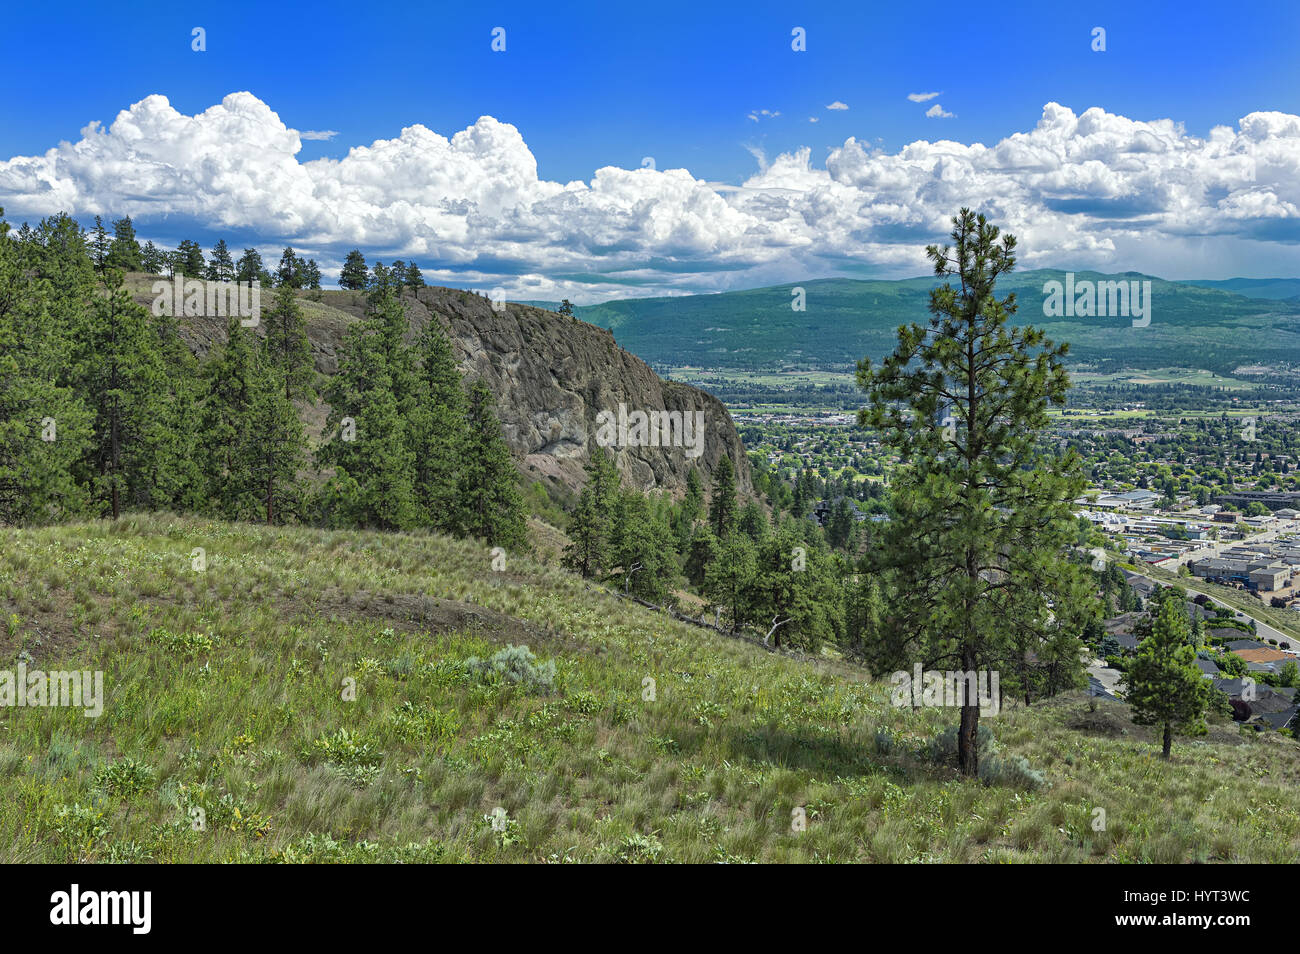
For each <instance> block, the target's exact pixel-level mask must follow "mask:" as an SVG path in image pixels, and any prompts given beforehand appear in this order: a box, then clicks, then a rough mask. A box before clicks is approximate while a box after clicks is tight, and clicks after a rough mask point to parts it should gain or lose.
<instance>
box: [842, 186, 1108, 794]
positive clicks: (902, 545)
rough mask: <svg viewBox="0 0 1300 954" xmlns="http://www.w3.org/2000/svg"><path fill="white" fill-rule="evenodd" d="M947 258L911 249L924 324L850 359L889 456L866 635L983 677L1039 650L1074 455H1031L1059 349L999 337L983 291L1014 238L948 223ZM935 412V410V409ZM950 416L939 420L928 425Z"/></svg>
mask: <svg viewBox="0 0 1300 954" xmlns="http://www.w3.org/2000/svg"><path fill="white" fill-rule="evenodd" d="M953 225H954V228H953V232H952V238H953V241H954V242H955V243H956V247H955V249H953V248H950V247H947V246H945V247H944V248H942V249H940V248H938V247H937V246H930V247H929V248H928V249H927V250H926V251H927V255H928V256H929V257H930V259H931V261H932V262H933V263H934V268H935V274H936V275H937V276H939V277H940V278H945V277H951V276H956V277H957V278H958V279H959V288H954V287H953V286H952V285H951V284H949V283H945V284H944V285H942V286H940V287H938V288H936V289H934V290H933V291H932V292H931V296H930V311H931V314H932V316H933V317H932V318H931V320H930V322H929V325H928V327H927V326H921V325H918V324H912V325H908V326H904V327H902V328H900V329H899V330H898V346H897V348H896V349H895V351H894V353H893V354H891V355H889V356H887V357H886V358H885V360H884V362H883V364H882V365H881V366H880V367H879V368H874V369H873V368H872V366H871V362H870V360H869V359H863V360H862V361H861V362H859V365H858V383H859V386H860V387H862V389H863V390H864V391H866V392H867V394H868V399H869V406H868V407H867V408H865V409H863V411H862V412H860V414H859V420H860V423H861V424H862V425H863V426H865V427H871V428H873V429H875V430H877V431H879V432H881V433H882V435H883V439H884V441H885V443H886V444H887V445H888V446H889V447H890V448H892V449H893V450H895V451H896V452H897V453H898V454H899V456H900V459H901V464H900V466H899V467H898V468H897V470H896V476H895V479H894V481H893V491H894V493H893V501H892V502H893V510H894V513H893V514H892V519H891V520H890V521H889V523H888V524H885V525H884V529H883V530H882V535H883V538H884V546H881V547H877V548H873V551H872V552H873V554H874V555H875V557H876V559H877V561H878V562H877V566H876V569H877V570H878V572H880V573H882V574H884V575H886V576H887V577H888V580H889V592H891V593H896V594H899V598H898V599H895V600H893V601H891V604H890V606H889V611H888V612H887V614H886V617H887V623H888V625H887V627H886V628H885V632H884V633H883V634H882V637H884V638H887V639H889V640H891V641H892V642H894V644H895V645H894V646H893V647H891V649H890V652H891V653H892V652H896V653H900V654H905V655H906V656H907V657H909V658H912V659H924V660H926V664H927V666H931V667H936V668H947V669H952V670H959V671H963V672H968V673H978V672H980V671H986V670H988V669H995V668H997V667H998V666H999V665H1000V664H1001V663H1002V661H1003V660H1005V659H1006V658H1007V657H1008V654H1009V652H1010V651H1011V649H1012V647H1013V646H1014V643H1015V639H1014V638H1013V637H1014V634H1016V633H1021V634H1023V633H1030V632H1036V633H1037V635H1038V638H1039V639H1040V640H1041V641H1043V642H1046V641H1048V640H1050V639H1051V638H1052V637H1053V636H1054V635H1055V631H1054V629H1053V628H1052V627H1051V625H1050V624H1049V621H1050V620H1051V619H1053V617H1054V614H1055V615H1056V616H1061V615H1068V616H1073V615H1074V613H1073V611H1072V610H1069V611H1068V612H1067V609H1068V608H1067V607H1066V606H1065V605H1064V601H1065V600H1066V599H1068V598H1071V597H1072V595H1073V594H1075V593H1077V592H1080V590H1079V588H1078V586H1077V584H1078V583H1079V582H1080V580H1081V578H1082V575H1083V570H1082V569H1081V568H1080V567H1078V566H1075V565H1073V564H1072V563H1070V561H1069V560H1068V559H1067V557H1066V556H1065V555H1064V554H1066V553H1067V552H1068V550H1069V548H1070V546H1071V545H1072V544H1073V541H1074V536H1075V530H1076V526H1077V525H1076V522H1075V518H1074V515H1073V513H1072V510H1071V507H1072V503H1073V501H1074V499H1075V498H1076V497H1077V496H1078V495H1079V494H1080V493H1081V492H1082V491H1083V487H1084V481H1083V478H1082V476H1081V474H1080V470H1079V460H1078V455H1077V454H1076V453H1075V452H1074V451H1073V450H1071V451H1068V452H1066V453H1063V454H1051V455H1044V454H1042V453H1041V451H1040V448H1039V444H1038V440H1039V435H1040V433H1041V432H1042V431H1043V430H1044V429H1045V428H1046V427H1047V426H1048V423H1049V421H1048V415H1047V405H1048V403H1049V402H1051V403H1054V404H1057V405H1061V404H1064V402H1065V392H1066V389H1067V387H1068V380H1067V377H1066V373H1065V369H1064V366H1063V364H1062V358H1063V356H1064V354H1065V347H1064V346H1061V347H1057V346H1054V345H1053V344H1052V343H1051V342H1050V341H1048V340H1047V339H1046V337H1045V335H1044V334H1043V333H1042V332H1041V331H1039V330H1037V329H1034V328H1032V327H1025V328H1008V327H1007V326H1006V323H1007V320H1008V318H1009V317H1010V316H1011V315H1012V314H1014V312H1015V296H1014V295H1011V296H1007V297H1006V298H1002V299H999V298H997V297H996V296H995V294H994V286H995V284H996V281H997V279H998V277H999V276H1001V275H1002V274H1004V273H1006V272H1008V271H1010V270H1011V269H1012V268H1013V267H1014V265H1015V256H1014V249H1015V244H1016V243H1015V239H1014V238H1013V237H1011V236H1006V237H1005V238H1001V239H999V234H1000V233H999V230H998V229H997V228H996V227H995V226H992V225H990V224H989V223H988V222H987V221H986V220H985V219H984V217H983V216H982V215H981V216H978V217H976V216H975V215H974V214H972V213H971V212H969V211H967V210H965V209H963V210H962V211H961V213H960V214H959V215H958V216H956V217H954V219H953ZM945 412H947V413H945ZM945 420H951V421H952V422H955V423H952V424H951V426H950V424H947V423H944V422H945ZM979 715H980V709H979V700H978V699H977V698H971V697H967V698H965V699H963V705H962V708H961V724H960V727H959V731H958V746H957V747H958V765H959V768H960V770H961V771H962V773H963V774H966V775H976V774H977V773H978V771H979V764H978V762H979V752H978V747H977V743H976V740H977V729H978V724H979Z"/></svg>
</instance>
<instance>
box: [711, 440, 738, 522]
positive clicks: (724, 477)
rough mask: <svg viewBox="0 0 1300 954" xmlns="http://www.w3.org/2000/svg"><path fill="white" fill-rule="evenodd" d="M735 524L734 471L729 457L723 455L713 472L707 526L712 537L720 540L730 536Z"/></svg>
mask: <svg viewBox="0 0 1300 954" xmlns="http://www.w3.org/2000/svg"><path fill="white" fill-rule="evenodd" d="M735 522H736V471H735V468H734V467H733V466H732V463H731V457H730V456H729V455H727V454H723V455H722V456H721V457H720V458H719V459H718V466H717V467H715V468H714V470H713V497H712V499H711V500H710V501H709V525H710V527H712V529H713V535H714V536H716V537H717V538H718V539H719V540H722V539H724V538H726V537H727V536H729V535H730V534H731V531H732V529H733V527H734V525H735Z"/></svg>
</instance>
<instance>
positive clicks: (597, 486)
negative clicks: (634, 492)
mask: <svg viewBox="0 0 1300 954" xmlns="http://www.w3.org/2000/svg"><path fill="white" fill-rule="evenodd" d="M586 473H587V482H586V484H585V485H584V486H583V488H582V493H580V494H579V495H578V505H577V507H576V508H575V509H574V512H573V515H572V517H571V519H570V521H569V528H568V536H569V544H568V546H566V547H565V548H564V557H563V560H562V562H563V564H564V566H566V567H569V568H570V569H573V570H577V571H578V572H579V573H581V574H582V576H583V578H584V579H590V578H592V577H600V576H603V575H604V573H605V570H606V568H607V567H608V565H609V563H610V560H611V559H612V554H611V552H610V547H611V541H610V534H611V533H612V530H613V527H612V523H613V517H614V495H615V493H616V492H617V490H618V485H619V477H618V470H617V469H616V468H615V466H614V462H613V460H612V459H611V458H610V457H609V455H608V454H607V453H606V452H605V450H604V448H601V447H594V448H592V450H591V453H590V455H589V456H588V458H587V464H586Z"/></svg>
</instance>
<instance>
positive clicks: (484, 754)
mask: <svg viewBox="0 0 1300 954" xmlns="http://www.w3.org/2000/svg"><path fill="white" fill-rule="evenodd" d="M195 547H203V548H204V550H205V551H206V555H207V570H206V571H204V572H202V573H199V572H195V571H193V570H191V568H190V553H191V551H192V549H193V548H195ZM0 618H2V619H4V620H7V621H8V622H7V624H6V625H5V626H4V627H0V634H2V636H3V643H2V644H0V655H3V656H4V658H5V661H4V662H3V663H0V667H7V668H12V667H13V666H14V665H15V663H14V662H13V660H16V659H17V658H18V656H19V654H20V653H26V654H28V656H29V657H30V658H31V659H32V662H31V663H29V665H34V664H35V665H40V666H42V667H44V668H46V669H58V668H91V669H96V668H98V669H102V670H103V671H104V674H105V675H104V683H105V693H106V697H107V698H106V701H105V709H104V713H103V715H102V716H101V717H100V718H98V719H89V718H85V717H84V716H83V715H82V713H81V711H80V710H68V709H58V708H25V709H6V710H0V859H2V860H4V861H9V862H13V861H43V862H65V861H74V860H86V861H95V862H103V861H155V862H173V861H198V862H216V861H291V862H299V861H395V860H397V861H535V862H565V861H575V862H592V861H623V862H637V861H659V862H667V861H677V862H713V861H772V862H777V861H799V862H849V861H874V862H910V861H958V862H978V861H993V862H1000V861H1053V862H1056V861H1174V862H1177V861H1202V860H1204V861H1263V862H1291V861H1294V860H1296V858H1297V846H1298V845H1300V813H1298V809H1297V806H1296V802H1295V799H1294V788H1295V784H1296V782H1297V780H1300V762H1298V761H1297V748H1296V744H1295V743H1294V742H1292V741H1291V740H1289V739H1284V738H1281V737H1277V736H1270V737H1269V738H1267V739H1253V738H1252V739H1249V740H1248V739H1245V738H1243V737H1242V736H1240V735H1239V734H1238V733H1237V731H1236V730H1235V729H1234V728H1233V727H1232V726H1230V725H1229V726H1218V727H1215V728H1214V729H1212V732H1211V735H1210V737H1209V739H1208V740H1205V741H1200V742H1189V741H1186V740H1183V739H1179V740H1178V741H1177V742H1176V744H1175V749H1174V755H1175V757H1174V759H1173V761H1172V762H1170V763H1164V762H1162V761H1161V760H1160V759H1158V758H1156V757H1154V756H1155V755H1156V749H1155V746H1154V744H1153V743H1152V742H1151V740H1150V738H1149V735H1148V733H1147V730H1145V729H1141V728H1137V727H1134V726H1132V725H1131V724H1129V723H1128V721H1127V718H1126V715H1125V709H1124V708H1123V707H1122V706H1119V705H1116V704H1101V705H1100V707H1099V708H1098V710H1097V711H1096V712H1091V711H1089V706H1088V703H1087V702H1086V700H1084V699H1083V698H1081V697H1079V696H1070V697H1066V698H1063V699H1059V700H1056V701H1053V702H1051V703H1047V704H1045V705H1039V706H1034V707H1031V708H1029V709H1025V708H1023V707H1021V708H1009V709H1005V710H1004V711H1003V713H1002V714H1001V715H1000V716H999V717H997V718H996V719H993V720H990V721H991V725H992V728H993V732H994V735H995V736H996V738H997V740H998V743H999V745H1000V746H1001V749H1002V753H1003V754H1004V755H1021V756H1024V757H1025V758H1027V759H1028V761H1029V763H1030V765H1031V766H1032V767H1033V768H1034V769H1036V770H1038V771H1041V772H1042V773H1043V774H1044V775H1045V777H1046V779H1047V782H1048V785H1047V786H1046V787H1044V788H1041V789H1039V790H1037V791H1024V790H1019V789H1015V788H1011V787H1000V786H994V787H990V786H987V785H985V784H983V783H981V782H978V781H967V780H963V779H961V778H959V777H958V776H957V774H956V772H955V770H954V769H953V768H951V767H950V766H945V765H935V764H933V763H932V762H930V761H929V760H928V759H927V758H925V757H924V756H923V755H922V754H921V750H922V749H923V747H924V746H925V744H926V743H927V741H928V740H929V739H930V738H931V737H933V736H934V735H935V734H936V733H937V732H939V731H940V730H941V729H942V728H943V727H944V726H946V725H948V724H950V723H951V722H952V721H953V712H951V711H944V710H922V711H918V712H913V711H911V710H908V709H898V708H895V707H893V706H891V705H890V703H889V689H890V686H889V684H888V683H887V682H872V681H871V680H869V679H868V678H867V677H866V676H865V674H864V673H863V672H862V671H861V670H858V669H856V668H854V667H851V666H849V665H847V664H844V663H841V662H838V661H835V660H829V659H821V660H799V659H793V658H788V657H784V656H778V655H774V654H769V653H766V652H764V651H762V650H761V649H758V648H756V647H754V646H751V645H749V644H746V643H742V642H737V641H732V640H727V639H725V638H722V637H719V636H715V635H712V634H708V633H706V632H703V631H700V630H697V629H693V628H691V627H687V626H684V625H682V624H678V623H675V622H671V621H668V620H666V619H664V618H663V617H661V616H658V615H656V614H654V613H651V612H649V611H646V610H643V609H642V608H640V607H638V606H636V605H634V604H630V603H627V602H624V601H621V600H618V599H616V598H614V597H612V596H610V595H608V594H606V593H603V592H601V591H599V590H596V589H592V588H589V587H587V586H586V585H585V584H583V583H582V582H581V581H580V580H578V579H576V578H574V577H573V576H571V575H569V574H566V573H563V572H561V571H558V570H556V569H553V568H551V567H548V566H542V565H539V564H537V563H534V562H533V561H532V560H531V559H530V558H529V557H527V556H525V555H523V554H508V555H507V569H506V570H505V571H504V572H499V573H496V572H493V571H492V570H491V555H490V553H489V552H488V551H487V549H486V548H483V547H479V546H476V545H475V544H473V543H470V542H458V541H452V540H448V539H444V538H441V537H436V536H426V535H381V534H370V533H355V532H322V531H315V530H307V529H265V528H259V527H256V526H249V525H236V524H222V523H215V522H206V521H200V520H193V519H188V518H178V517H170V516H151V517H129V518H127V519H124V520H122V521H120V522H119V523H117V524H116V525H114V524H111V523H108V522H103V521H101V522H91V523H83V524H78V525H73V526H64V527H57V528H48V529H37V530H23V531H18V530H12V529H6V530H0ZM507 644H515V645H519V644H526V645H528V646H529V647H530V648H531V650H532V651H533V652H534V653H535V654H536V656H537V658H538V660H539V661H541V662H543V663H545V662H546V661H554V663H555V665H556V675H555V689H554V691H553V692H550V693H544V692H541V691H528V690H525V689H523V688H521V687H520V686H517V685H515V684H512V683H510V682H508V681H499V680H497V679H495V678H493V677H492V676H484V675H480V674H476V673H472V672H470V671H469V670H467V669H466V667H465V666H464V665H463V663H464V661H465V660H466V659H468V658H469V657H471V656H479V657H481V658H485V659H486V658H488V657H489V656H490V655H492V654H493V653H495V652H496V651H498V650H499V649H501V648H503V647H504V646H505V645H507ZM24 658H26V657H24ZM646 679H653V680H655V699H654V700H653V701H648V700H646V699H645V698H643V693H644V689H643V686H644V685H645V682H644V680H646ZM349 680H355V682H354V683H353V682H349ZM350 687H354V697H355V701H348V700H347V699H346V698H344V697H345V696H349V695H352V694H353V693H352V692H351V691H350ZM1071 726H1075V727H1071ZM796 808H803V809H804V810H805V813H806V816H807V819H808V823H807V830H806V831H802V832H795V831H792V830H791V817H792V811H793V810H794V809H796ZM497 809H501V810H502V811H503V813H502V812H498V811H497ZM1097 809H1103V810H1104V811H1105V814H1106V828H1105V830H1104V831H1095V830H1094V829H1093V819H1094V818H1095V817H1097V816H1096V815H1095V811H1096V810H1097ZM198 817H202V818H203V820H204V825H203V826H202V828H203V830H196V828H195V825H194V820H195V819H196V818H198ZM494 821H495V822H496V825H495V827H494V824H493V823H494Z"/></svg>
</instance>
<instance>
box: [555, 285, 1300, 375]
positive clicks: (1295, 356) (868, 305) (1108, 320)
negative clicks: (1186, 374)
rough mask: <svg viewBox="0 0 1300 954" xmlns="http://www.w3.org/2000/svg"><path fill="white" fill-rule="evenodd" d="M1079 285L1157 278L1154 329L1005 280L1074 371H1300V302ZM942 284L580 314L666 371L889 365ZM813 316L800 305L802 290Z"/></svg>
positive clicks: (646, 301) (694, 299) (1180, 289)
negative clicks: (1089, 312) (1059, 307)
mask: <svg viewBox="0 0 1300 954" xmlns="http://www.w3.org/2000/svg"><path fill="white" fill-rule="evenodd" d="M1074 275H1075V279H1076V281H1084V280H1088V281H1094V282H1097V281H1108V280H1116V281H1119V280H1123V281H1129V282H1131V281H1134V280H1137V281H1142V280H1150V281H1151V295H1152V299H1153V312H1152V315H1151V323H1150V325H1148V326H1147V327H1138V328H1135V327H1133V325H1132V321H1131V319H1130V318H1124V317H1105V318H1101V317H1094V318H1068V319H1063V318H1046V317H1044V315H1043V300H1044V294H1043V285H1044V283H1046V282H1048V281H1062V282H1063V281H1064V277H1065V273H1064V272H1060V271H1054V270H1038V271H1029V272H1013V273H1011V274H1010V275H1007V276H1004V277H1003V278H1001V279H1000V280H999V282H998V289H999V292H1000V293H1001V294H1006V293H1007V292H1015V293H1016V296H1017V299H1018V302H1019V306H1020V310H1019V312H1018V313H1017V315H1016V316H1015V318H1014V319H1013V323H1014V324H1022V325H1023V324H1033V325H1035V326H1036V327H1041V328H1043V329H1045V330H1046V331H1047V333H1048V336H1049V337H1051V338H1052V339H1053V340H1054V341H1068V342H1069V343H1070V355H1069V362H1070V363H1071V364H1072V365H1074V366H1075V367H1078V366H1081V365H1088V366H1092V367H1100V368H1107V367H1131V368H1156V367H1180V366H1182V367H1198V368H1207V369H1210V370H1214V371H1218V372H1220V373H1226V372H1228V371H1231V370H1232V369H1233V368H1235V367H1237V366H1239V365H1242V364H1267V365H1276V364H1277V363H1278V362H1287V363H1292V364H1294V363H1300V300H1291V301H1272V300H1265V299H1261V298H1247V297H1244V295H1241V294H1235V293H1233V292H1231V291H1226V290H1221V289H1217V288H1201V287H1197V286H1195V285H1192V284H1186V283H1179V282H1167V281H1164V280H1163V279H1159V278H1153V277H1151V276H1149V275H1139V274H1137V273H1135V272H1130V273H1125V274H1123V275H1103V274H1101V273H1098V272H1088V271H1079V272H1075V273H1074ZM934 284H935V281H934V280H933V279H931V278H911V279H905V280H901V281H856V280H851V279H825V280H820V281H809V282H803V283H800V284H798V285H794V284H792V285H779V286H773V287H771V288H759V289H753V290H750V291H738V292H726V293H722V294H716V295H689V296H682V297H673V298H642V299H631V300H626V301H612V302H607V303H605V304H601V305H589V306H586V307H582V308H578V309H577V314H578V316H579V317H581V318H582V319H583V320H584V321H590V322H592V323H593V324H597V325H600V326H601V327H603V328H609V329H611V330H612V331H613V332H614V336H615V337H616V338H617V339H618V341H619V343H620V344H621V345H623V347H625V348H628V349H630V350H632V351H635V352H636V353H637V354H639V355H640V356H641V357H643V358H645V360H646V361H648V362H650V363H651V364H652V365H654V366H655V367H656V368H659V369H665V368H670V367H679V366H682V365H692V366H697V367H705V368H729V369H735V370H761V371H773V370H777V369H779V368H782V367H801V368H821V369H828V370H841V369H843V370H847V369H850V368H852V367H853V365H854V364H855V363H856V362H857V361H858V360H859V359H860V358H862V357H864V356H868V357H871V358H872V359H873V360H878V359H879V358H881V357H882V356H883V355H885V354H887V353H889V352H890V351H891V350H892V349H893V347H894V344H895V342H896V337H895V331H896V329H897V328H898V326H899V325H901V324H905V323H909V322H919V323H922V324H924V323H925V322H926V321H927V320H928V318H929V291H930V289H931V288H932V287H933V286H934ZM796 287H801V288H803V289H804V292H805V304H806V310H805V311H802V312H797V311H794V310H793V309H792V308H791V303H792V290H793V289H794V288H796Z"/></svg>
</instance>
